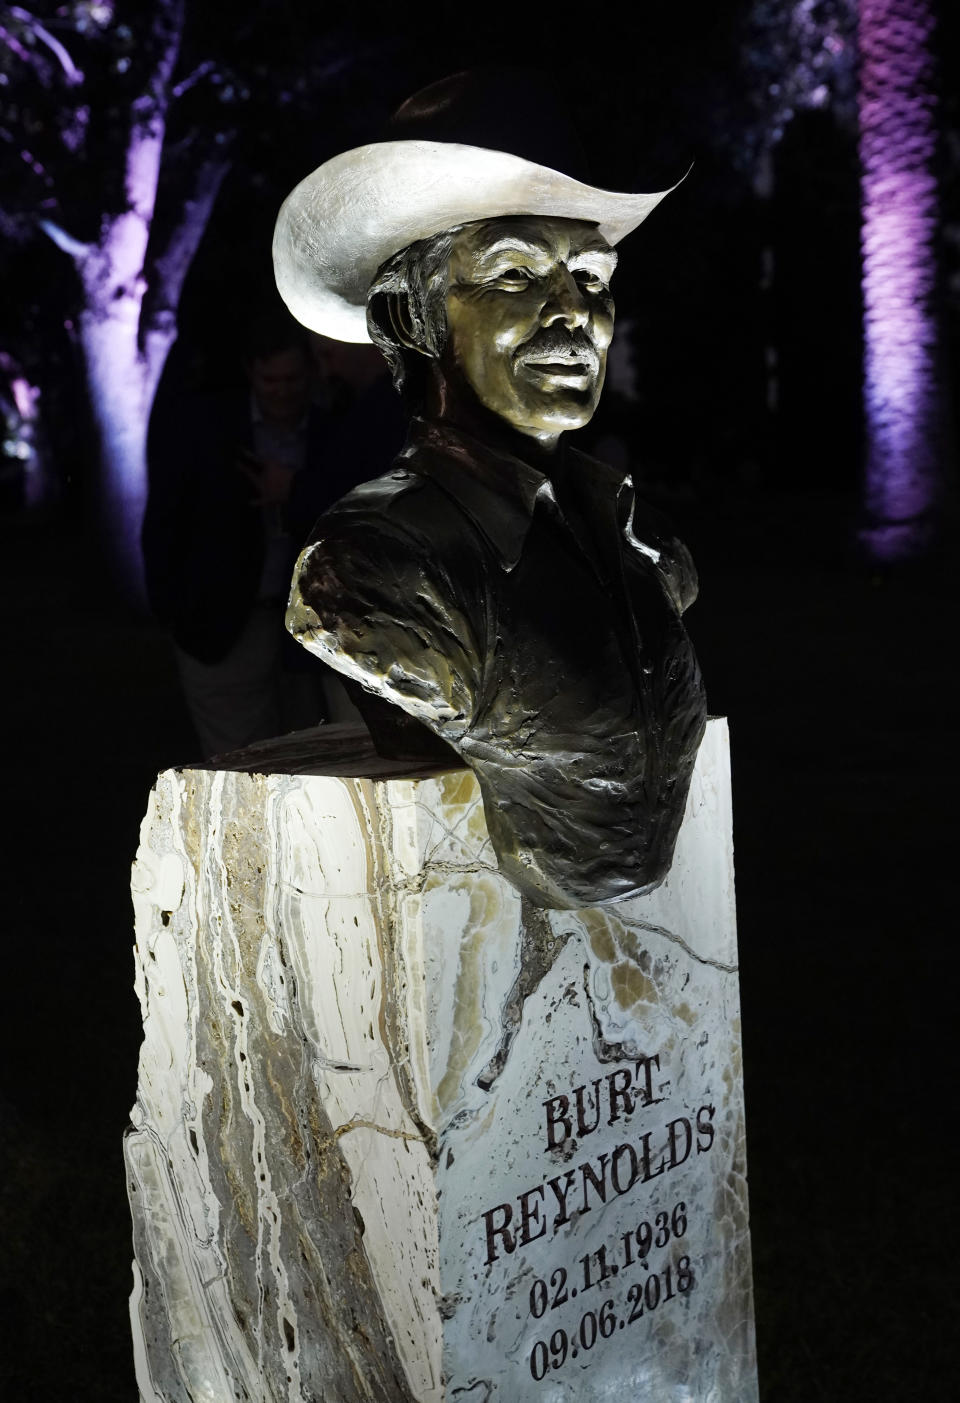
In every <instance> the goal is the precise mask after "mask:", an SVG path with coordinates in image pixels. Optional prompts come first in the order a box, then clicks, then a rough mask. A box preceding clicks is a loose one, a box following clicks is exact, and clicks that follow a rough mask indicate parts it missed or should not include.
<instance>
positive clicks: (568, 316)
mask: <svg viewBox="0 0 960 1403" xmlns="http://www.w3.org/2000/svg"><path fill="white" fill-rule="evenodd" d="M541 319H542V321H543V324H544V326H555V325H556V324H557V323H558V322H562V323H563V325H564V326H567V327H569V328H570V329H571V331H572V330H574V329H575V328H576V327H580V326H586V324H587V322H588V321H589V320H590V308H589V305H588V303H587V299H586V296H585V294H584V291H583V288H582V287H581V286H580V284H579V283H578V282H577V280H576V278H575V277H574V276H573V274H572V273H571V272H570V270H569V268H563V267H561V268H558V269H557V270H556V272H555V273H554V276H553V278H552V279H551V282H550V290H549V293H548V296H547V300H546V302H545V303H544V306H543V313H542V317H541Z"/></svg>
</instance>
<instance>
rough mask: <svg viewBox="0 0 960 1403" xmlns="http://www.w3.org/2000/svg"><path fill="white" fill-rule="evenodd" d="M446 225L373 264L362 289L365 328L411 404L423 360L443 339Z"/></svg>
mask: <svg viewBox="0 0 960 1403" xmlns="http://www.w3.org/2000/svg"><path fill="white" fill-rule="evenodd" d="M462 227H463V226H462V225H459V226H457V228H455V229H445V230H444V232H443V233H442V234H434V235H433V237H432V238H429V239H418V240H417V242H416V243H413V244H408V245H407V247H406V248H403V249H401V250H400V252H399V253H395V254H394V255H393V257H392V258H388V259H387V261H386V263H383V264H381V266H380V267H379V268H378V269H377V275H376V277H375V278H374V280H373V282H372V283H371V285H370V291H369V292H368V293H367V330H368V332H369V333H370V340H371V341H372V342H373V344H374V345H375V346H376V347H378V349H379V350H380V351H381V352H382V353H383V355H384V357H385V359H386V362H387V364H388V365H389V367H390V373H391V375H392V376H393V383H394V385H395V387H396V388H397V389H398V390H399V391H400V393H401V394H402V395H403V397H404V399H405V400H407V402H408V403H410V404H411V405H413V406H414V407H415V406H416V405H417V404H418V403H419V401H420V400H421V399H422V398H423V391H424V388H425V385H426V370H427V361H428V360H438V359H439V357H440V353H441V351H442V350H443V347H444V344H445V343H446V339H447V306H446V302H447V273H448V268H449V263H450V250H451V249H452V247H453V240H454V237H455V235H456V234H457V233H458V232H459V230H460V229H461V228H462Z"/></svg>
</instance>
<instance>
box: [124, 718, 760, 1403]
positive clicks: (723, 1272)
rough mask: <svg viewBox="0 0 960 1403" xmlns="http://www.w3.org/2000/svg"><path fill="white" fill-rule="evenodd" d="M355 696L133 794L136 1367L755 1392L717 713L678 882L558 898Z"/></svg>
mask: <svg viewBox="0 0 960 1403" xmlns="http://www.w3.org/2000/svg"><path fill="white" fill-rule="evenodd" d="M336 729H338V728H331V729H330V732H329V733H328V735H327V737H326V738H324V737H323V735H320V737H319V739H318V737H317V735H316V734H315V735H314V736H313V737H312V738H311V739H312V746H311V745H309V744H307V745H305V744H304V743H303V742H301V741H298V740H297V738H292V739H291V740H290V741H289V742H286V743H284V742H273V743H270V744H268V745H267V746H264V747H261V748H259V749H257V750H255V751H251V752H247V753H246V755H245V756H244V757H241V758H240V759H239V760H238V761H237V767H236V768H235V769H232V770H230V771H223V770H219V771H218V770H210V769H193V770H182V771H169V772H167V773H165V774H163V775H161V776H160V778H159V780H158V782H157V785H156V788H155V790H154V791H153V793H152V795H151V798H150V805H149V809H148V812H147V815H146V817H145V819H144V822H143V828H142V833H141V845H140V850H139V853H138V856H137V860H136V863H135V865H134V875H133V891H134V905H135V908H136V932H137V937H136V938H137V944H136V962H137V990H138V994H139V997H140V1002H141V1006H142V1010H143V1022H144V1042H143V1047H142V1051H141V1056H140V1073H139V1087H138V1093H137V1102H136V1105H135V1106H134V1109H133V1112H132V1116H131V1119H132V1126H131V1129H130V1130H129V1132H128V1134H127V1137H126V1140H125V1155H126V1163H127V1171H128V1181H129V1190H130V1202H131V1208H132V1214H133V1223H134V1242H135V1252H136V1261H135V1263H134V1282H135V1284H134V1291H133V1295H132V1298H131V1319H132V1325H133V1335H134V1349H135V1357H136V1367H137V1380H138V1384H139V1389H140V1396H141V1399H142V1400H145V1403H160V1400H162V1401H163V1403H174V1401H175V1403H187V1401H188V1400H194V1401H195V1403H207V1401H208V1400H209V1403H228V1400H234V1399H242V1400H264V1403H266V1400H270V1403H279V1400H314V1401H315V1403H320V1400H324V1403H360V1400H369V1401H370V1403H407V1401H408V1400H416V1403H441V1400H449V1403H452V1401H453V1400H457V1403H527V1400H531V1403H532V1400H541V1403H561V1400H563V1403H573V1400H576V1401H577V1403H585V1401H586V1400H611V1403H612V1401H613V1400H617V1403H623V1400H638V1401H639V1400H649V1403H681V1400H683V1403H751V1400H755V1399H756V1397H757V1393H756V1379H755V1365H754V1347H753V1320H752V1306H751V1283H750V1253H749V1235H748V1222H747V1194H746V1177H745V1175H746V1165H745V1145H744V1119H743V1101H742V1090H741V1076H740V1039H739V1006H738V986H737V970H736V934H735V923H734V893H733V867H732V846H731V830H730V795H729V765H728V752H727V737H726V727H725V723H723V722H722V721H711V722H710V724H709V726H708V729H707V735H706V738H705V740H704V743H703V747H702V749H701V753H700V757H699V760H698V764H697V769H696V772H695V774H694V778H693V783H692V787H691V791H690V798H689V803H688V808H687V814H686V817H685V820H684V825H683V829H682V831H681V835H680V840H679V845H678V849H677V855H676V859H675V862H674V865H673V869H672V872H671V875H670V878H669V880H668V881H667V882H666V883H665V884H664V886H663V887H661V888H660V889H659V890H658V891H656V892H654V893H653V894H652V895H650V896H647V897H644V898H641V899H636V900H632V901H627V902H623V903H621V904H619V905H616V906H612V907H606V908H604V909H597V910H584V911H577V912H550V913H545V912H540V911H536V910H534V909H532V908H529V907H527V906H526V905H524V904H522V903H521V901H520V898H519V897H518V896H517V895H516V893H515V892H514V891H513V889H512V888H511V887H510V886H509V885H508V884H507V883H506V882H505V881H504V880H503V879H502V878H501V877H500V875H499V873H498V872H497V869H496V865H495V863H494V860H493V855H492V852H491V849H490V845H489V842H488V839H487V835H486V828H485V824H484V818H483V809H482V806H481V803H480V799H479V794H478V790H477V786H476V783H475V781H474V779H473V777H472V775H471V774H470V773H469V772H468V771H465V770H458V771H453V772H449V773H430V772H426V771H424V772H420V773H413V772H411V771H409V770H407V771H406V772H403V771H402V770H401V769H400V767H399V766H390V765H389V764H386V763H385V762H383V761H377V760H376V759H375V758H374V757H372V756H371V755H370V754H369V753H365V752H363V750H362V748H358V746H359V742H358V740H357V738H356V736H355V735H354V734H348V733H343V734H341V735H340V736H339V737H338V736H336V735H334V734H333V732H334V730H336Z"/></svg>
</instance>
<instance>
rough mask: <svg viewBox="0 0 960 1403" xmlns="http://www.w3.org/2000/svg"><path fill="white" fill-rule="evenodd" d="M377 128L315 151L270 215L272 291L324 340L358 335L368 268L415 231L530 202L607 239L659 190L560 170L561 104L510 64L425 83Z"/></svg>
mask: <svg viewBox="0 0 960 1403" xmlns="http://www.w3.org/2000/svg"><path fill="white" fill-rule="evenodd" d="M389 136H390V138H391V139H390V140H387V141H378V142H373V143H372V144H370V145H367V146H358V147H355V148H354V149H353V150H351V151H345V152H343V153H342V154H341V155H339V156H334V157H333V158H332V159H331V160H329V161H326V162H324V164H323V165H322V166H320V167H318V169H317V170H315V171H314V172H313V173H312V174H311V175H308V176H307V177H306V179H305V180H302V181H301V182H300V184H299V185H297V186H296V188H295V189H294V190H293V191H292V192H291V194H290V195H288V197H287V199H286V200H285V201H284V203H283V206H282V208H281V210H280V214H279V217H278V219H277V225H276V229H275V231H274V236H273V265H274V273H275V275H276V280H277V287H278V288H279V290H280V295H281V296H282V297H283V299H284V301H285V302H286V304H287V306H288V307H289V308H290V311H291V312H292V313H293V315H294V316H295V317H296V318H297V320H298V321H300V322H302V323H303V325H304V326H307V327H309V328H310V329H311V330H312V331H318V332H320V333H321V334H322V335H324V336H330V337H333V338H334V339H335V340H339V341H367V340H369V337H368V335H367V317H366V300H367V291H368V289H369V287H370V285H371V283H372V282H373V280H374V277H375V276H376V273H377V270H378V268H380V267H381V265H382V264H383V263H384V262H386V260H387V259H388V258H390V257H392V255H393V254H395V253H398V252H399V251H400V250H401V249H403V248H406V247H407V245H408V244H412V243H415V242H416V241H417V240H418V239H426V238H430V237H432V236H433V235H434V234H440V233H443V231H444V230H446V229H452V228H454V227H456V226H457V225H460V224H469V223H472V222H474V221H476V220H480V219H494V218H498V217H504V216H507V215H521V214H531V215H542V216H548V217H551V218H557V219H560V218H563V219H577V220H583V221H585V222H589V223H592V224H596V225H597V226H598V228H599V231H600V233H601V234H602V235H603V236H604V238H605V239H606V240H607V242H608V243H610V244H616V243H618V242H619V241H620V240H621V239H622V238H623V237H624V236H625V235H626V234H629V233H630V232H631V231H632V230H634V229H635V228H636V227H637V225H638V224H640V223H642V221H643V220H644V219H646V217H647V215H648V214H649V213H650V212H651V210H653V209H654V208H655V207H656V206H657V205H658V204H659V203H660V201H661V200H662V199H663V197H664V196H665V195H667V194H669V193H670V192H669V190H661V191H658V192H655V193H652V194H640V195H630V194H621V193H617V192H614V191H610V190H601V189H598V188H597V187H596V186H594V185H591V184H589V183H587V182H585V181H584V180H581V179H577V178H576V177H575V176H574V175H572V174H564V173H563V172H562V171H561V170H560V169H558V167H559V166H561V165H562V166H564V167H565V168H566V170H567V171H571V170H577V169H582V150H581V148H580V146H579V143H578V141H577V138H576V133H575V132H574V131H573V129H572V127H571V124H570V119H569V116H568V112H567V109H566V107H565V106H564V105H562V104H560V103H558V102H557V101H556V100H555V97H554V95H553V94H552V93H550V92H549V91H548V90H547V89H546V88H545V86H544V84H543V83H542V81H541V80H539V79H538V78H537V77H535V76H531V75H530V74H528V73H523V72H522V71H518V70H508V69H498V70H473V71H471V72H467V73H458V74H454V75H453V76H452V77H451V78H445V79H443V80H441V82H439V83H434V84H432V85H431V86H430V87H429V88H425V89H424V90H423V91H422V92H420V93H417V94H416V95H415V96H414V97H412V98H410V99H408V101H407V102H405V103H404V104H403V106H402V107H401V108H400V109H399V111H398V112H397V113H396V114H395V116H394V117H393V118H392V119H391V123H390V127H389ZM508 145H509V146H510V148H511V149H510V150H507V149H505V148H506V147H507V146H508ZM501 148H502V149H501ZM671 188H673V187H671Z"/></svg>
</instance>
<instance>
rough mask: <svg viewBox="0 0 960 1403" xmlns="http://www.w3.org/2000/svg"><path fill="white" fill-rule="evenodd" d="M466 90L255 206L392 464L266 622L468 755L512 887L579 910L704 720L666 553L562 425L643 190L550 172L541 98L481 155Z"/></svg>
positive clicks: (552, 117)
mask: <svg viewBox="0 0 960 1403" xmlns="http://www.w3.org/2000/svg"><path fill="white" fill-rule="evenodd" d="M493 86H494V89H495V85H493ZM490 89H491V85H490V82H489V80H488V79H487V78H485V77H483V76H477V75H474V74H465V75H457V76H456V77H455V78H453V79H448V80H445V81H444V83H441V84H435V85H434V86H433V88H431V89H428V90H426V91H425V92H424V93H423V94H419V95H418V96H417V97H416V98H413V99H411V100H410V102H409V103H407V104H405V105H404V108H401V110H400V113H399V114H398V118H397V119H396V125H395V127H394V129H393V130H392V131H391V133H390V135H391V140H390V141H387V142H382V143H377V144H375V145H373V146H369V147H362V148H360V149H359V150H357V151H353V152H347V153H345V155H344V156H340V157H336V158H334V160H333V161H331V162H327V163H326V165H325V166H322V167H321V168H320V169H319V171H316V172H314V174H313V175H312V176H310V177H308V179H307V180H306V181H304V182H302V184H301V185H300V186H298V187H297V189H296V190H295V191H294V192H293V194H292V195H291V196H290V197H289V199H288V200H287V202H286V204H285V205H284V208H283V210H282V211H281V215H280V219H279V221H278V226H277V234H276V238H275V244H274V256H275V266H276V270H277V280H278V285H279V286H280V290H281V292H282V293H283V295H284V296H285V298H286V299H287V301H288V303H289V305H290V307H291V309H292V310H293V311H294V313H295V314H296V315H297V316H298V317H299V318H300V319H301V320H302V321H304V322H305V323H306V324H307V325H309V326H312V327H313V328H314V329H316V330H319V331H324V332H325V333H326V334H328V335H334V336H337V335H339V336H340V337H342V339H345V340H346V339H354V340H359V339H361V337H362V336H366V335H369V337H370V339H371V340H373V341H374V342H375V343H376V344H377V345H378V346H379V347H380V348H381V350H383V352H384V354H385V355H386V357H387V359H388V361H389V363H390V365H391V369H392V371H393V375H394V380H395V383H396V384H397V386H398V388H400V389H401V390H402V391H403V393H404V394H405V396H406V398H407V399H408V402H409V403H410V405H411V407H412V409H413V410H414V411H415V412H414V417H413V420H412V425H411V430H410V435H409V438H408V441H407V445H406V447H405V448H404V450H403V452H402V454H401V455H400V457H399V458H398V459H397V460H396V462H395V463H394V465H393V468H392V469H391V471H390V472H388V473H387V474H386V475H385V476H384V477H381V478H378V479H376V480H375V481H373V482H369V483H366V484H364V485H363V486H361V487H359V488H357V489H355V490H354V491H353V492H351V493H350V494H349V495H348V496H346V497H345V498H343V499H342V500H341V501H340V502H339V503H337V504H336V505H335V506H334V507H333V508H332V509H331V510H330V511H329V512H327V513H326V514H325V515H324V516H323V517H321V519H320V521H319V522H318V523H317V526H316V528H315V533H314V538H313V540H312V541H311V543H310V544H309V545H308V546H307V548H306V549H305V550H304V552H303V553H302V555H301V557H300V560H299V562H298V566H297V571H296V575H295V578H294V583H293V589H292V594H291V599H290V606H289V610H288V614H287V625H288V627H289V629H290V630H291V632H292V633H293V634H294V635H295V636H296V637H297V638H298V639H299V641H300V642H301V643H303V644H304V645H305V646H306V647H308V648H309V649H310V650H311V651H313V652H315V653H316V654H318V655H319V656H320V657H321V658H323V660H324V661H325V662H327V663H328V664H330V665H331V666H332V667H334V668H336V669H337V670H338V671H340V672H341V673H342V674H343V675H344V677H345V678H347V679H350V680H352V681H353V682H354V683H356V684H359V685H360V686H361V687H362V688H363V689H365V690H366V692H368V693H373V694H374V695H375V696H376V697H378V698H380V699H382V700H383V701H385V702H387V703H389V704H390V705H391V706H392V707H394V708H400V709H401V710H402V712H404V713H405V714H406V715H407V716H409V717H411V718H413V719H414V720H415V721H416V722H417V723H419V725H420V726H421V727H426V728H428V730H429V732H431V733H432V734H433V735H434V736H436V737H439V738H440V740H442V741H443V742H444V743H445V745H446V746H449V747H451V748H452V750H453V751H455V752H456V754H457V755H458V756H459V757H460V758H461V760H462V761H463V762H465V763H466V764H467V765H469V766H470V767H471V768H472V769H473V771H474V772H475V774H476V776H477V779H478V781H479V785H480V789H481V793H482V795H483V802H484V809H485V813H486V818H487V825H488V828H489V832H490V836H491V840H492V842H493V846H494V849H495V851H496V853H497V858H498V862H499V864H500V867H501V870H502V871H503V872H504V874H505V875H506V876H507V877H508V878H509V879H510V880H511V881H512V882H513V884H514V885H515V886H516V887H517V888H518V889H519V890H520V892H521V894H522V895H524V896H526V897H527V898H529V899H530V900H531V901H532V902H533V903H534V904H536V905H539V906H544V907H552V908H571V907H585V906H595V905H598V904H601V903H603V902H609V901H617V900H621V899H623V898H625V897H629V896H633V895H637V894H640V893H642V892H644V891H647V890H649V889H650V888H652V887H653V886H655V885H657V884H658V883H659V882H660V881H662V880H663V878H664V877H665V875H666V874H667V872H668V871H669V867H670V862H671V858H672V855H673V848H674V844H675V840H676V836H677V832H678V829H679V826H680V821H681V819H682V816H683V810H684V805H685V800H686V794H687V788H688V785H689V780H690V775H691V772H692V768H693V763H694V759H695V757H696V753H697V749H698V746H699V744H700V739H701V737H702V734H703V727H704V722H705V715H706V712H705V701H704V695H703V688H702V683H701V680H700V673H699V669H698V667H697V662H696V658H695V656H694V653H693V649H692V646H691V644H690V641H689V639H688V637H687V634H686V631H685V629H684V627H683V623H682V621H681V614H682V613H683V611H684V610H685V609H686V607H687V606H688V605H689V604H690V603H691V602H692V600H693V599H694V598H695V596H696V575H695V572H694V569H693V565H692V562H691V560H690V557H689V554H688V553H687V551H686V549H685V547H684V546H682V545H681V544H680V542H679V541H677V540H676V539H675V537H674V536H673V535H672V533H671V532H670V529H669V528H668V527H667V526H666V524H665V523H664V522H663V521H662V520H661V519H660V518H659V517H658V516H657V515H656V514H655V513H654V512H652V511H651V510H649V509H648V508H647V507H645V506H644V505H643V504H642V503H641V502H640V501H639V500H637V498H636V497H635V494H634V491H633V484H632V481H631V479H630V478H629V477H623V475H622V474H618V473H615V472H614V471H613V470H612V469H610V468H607V467H606V466H604V465H603V464H602V463H598V462H596V461H594V460H592V459H590V458H588V457H586V456H585V455H583V454H581V453H578V452H577V451H576V450H575V449H573V448H569V447H567V445H566V443H565V441H564V439H563V437H562V436H563V435H564V434H565V433H566V432H567V431H568V430H571V429H576V428H579V427H581V426H582V425H584V424H586V423H587V422H588V421H589V420H590V418H591V416H592V415H593V413H594V410H595V409H596V406H597V402H598V400H599V396H600V392H601V390H602V387H603V379H604V371H605V365H606V353H607V348H608V347H609V345H610V340H611V337H612V334H613V319H614V307H613V300H612V297H611V293H610V280H611V277H612V275H613V272H614V268H615V266H616V259H617V255H616V252H615V250H614V245H615V244H616V243H617V242H618V241H619V239H620V238H622V237H623V236H624V235H625V234H626V233H629V232H630V230H631V229H633V228H635V227H636V225H637V224H639V223H640V222H641V221H642V219H644V218H645V217H646V215H647V214H648V213H649V212H650V210H651V209H652V208H653V207H654V206H655V205H656V203H657V202H658V201H659V200H660V199H661V198H662V197H663V196H662V194H655V195H621V194H613V193H610V192H607V191H602V190H598V189H596V188H594V187H592V186H590V185H589V184H586V183H584V182H582V181H578V180H576V179H574V178H573V177H572V176H569V175H566V174H561V173H560V170H559V168H558V167H560V165H561V160H557V159H554V157H553V151H555V150H556V149H557V145H558V141H557V133H558V131H561V130H562V127H563V122H562V120H560V118H559V117H558V111H557V109H556V108H555V107H553V108H551V106H550V104H549V103H548V102H546V101H545V100H544V98H543V95H542V94H539V93H537V94H534V96H533V100H532V101H531V102H530V103H528V110H527V112H526V114H520V115H518V112H517V110H516V105H514V107H512V108H511V111H510V118H511V121H512V124H513V130H514V139H513V140H512V143H511V145H512V150H511V151H509V152H508V151H507V150H502V149H497V148H496V144H495V143H496V142H497V140H498V134H497V133H496V132H494V136H493V139H492V140H491V139H490V138H489V137H488V136H486V134H485V129H484V126H483V123H484V120H485V113H489V112H490V111H497V110H498V108H497V103H496V102H495V101H491V97H492V96H494V97H495V91H494V93H493V94H492V93H491V90H490ZM521 116H524V117H525V119H524V120H521ZM494 126H495V123H494ZM545 132H546V133H547V135H548V138H549V140H551V141H552V142H553V151H552V152H551V161H550V163H548V162H547V161H545V160H544V159H543V154H542V153H543V150H544V141H543V137H544V133H545ZM524 134H526V136H527V138H528V139H529V138H531V134H532V138H533V139H532V141H531V142H530V144H529V145H528V146H527V147H526V148H525V149H526V150H527V151H528V152H529V156H530V157H532V159H531V158H528V156H520V155H516V154H513V153H514V152H515V151H516V150H517V149H518V139H519V138H520V136H522V135H524ZM538 142H539V146H538ZM501 144H505V143H503V142H501ZM568 152H573V154H570V155H569V158H568V159H567V160H566V161H564V162H563V165H564V168H565V169H567V170H569V169H570V168H571V166H572V164H574V163H575V162H576V161H577V159H578V156H577V154H576V152H575V148H574V147H573V144H572V143H570V144H569V147H568Z"/></svg>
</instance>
